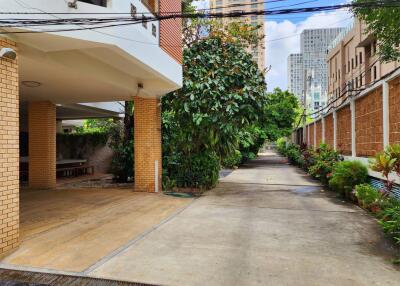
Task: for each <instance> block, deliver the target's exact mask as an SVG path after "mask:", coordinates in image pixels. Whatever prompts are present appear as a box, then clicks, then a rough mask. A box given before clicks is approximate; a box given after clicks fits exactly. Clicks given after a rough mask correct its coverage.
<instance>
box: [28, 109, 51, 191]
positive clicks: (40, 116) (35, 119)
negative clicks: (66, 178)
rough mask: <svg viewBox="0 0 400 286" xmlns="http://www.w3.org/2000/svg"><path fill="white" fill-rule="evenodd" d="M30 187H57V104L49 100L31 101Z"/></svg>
mask: <svg viewBox="0 0 400 286" xmlns="http://www.w3.org/2000/svg"><path fill="white" fill-rule="evenodd" d="M28 126H29V187H30V188H32V189H52V188H55V187H56V106H55V105H54V104H53V103H51V102H49V101H38V102H30V103H29V107H28Z"/></svg>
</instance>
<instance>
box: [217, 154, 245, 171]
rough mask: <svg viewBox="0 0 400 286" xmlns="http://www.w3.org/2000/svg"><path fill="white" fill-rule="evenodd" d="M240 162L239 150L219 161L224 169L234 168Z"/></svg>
mask: <svg viewBox="0 0 400 286" xmlns="http://www.w3.org/2000/svg"><path fill="white" fill-rule="evenodd" d="M241 162H242V153H240V151H239V150H235V151H234V152H232V153H231V154H228V155H227V156H226V157H224V158H223V159H222V161H221V165H222V166H223V167H225V168H231V169H232V168H236V167H238V166H239V165H240V163H241Z"/></svg>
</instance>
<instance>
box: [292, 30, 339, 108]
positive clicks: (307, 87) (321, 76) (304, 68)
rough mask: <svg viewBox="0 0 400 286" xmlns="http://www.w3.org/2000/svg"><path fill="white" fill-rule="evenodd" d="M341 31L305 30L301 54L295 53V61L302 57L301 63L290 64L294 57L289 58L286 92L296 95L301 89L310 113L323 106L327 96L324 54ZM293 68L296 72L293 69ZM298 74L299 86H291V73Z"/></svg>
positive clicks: (301, 43)
mask: <svg viewBox="0 0 400 286" xmlns="http://www.w3.org/2000/svg"><path fill="white" fill-rule="evenodd" d="M341 31H343V28H327V29H307V30H304V31H303V32H302V33H301V34H300V54H297V58H298V57H300V56H299V55H301V59H302V61H301V63H300V62H298V63H296V64H293V66H292V65H289V61H291V62H293V61H294V59H295V58H296V56H294V55H293V57H292V55H289V58H288V79H289V83H288V84H289V87H290V89H289V90H290V91H291V92H293V93H295V94H296V95H298V92H299V91H300V90H301V93H302V96H301V98H302V101H303V104H304V103H306V108H307V109H308V110H309V111H310V112H314V111H317V110H319V109H320V108H321V107H323V106H324V105H325V104H326V101H327V94H328V75H327V70H328V66H327V64H326V56H327V51H328V48H329V45H330V43H331V42H332V41H333V40H334V39H335V38H336V37H337V35H338V34H339V33H340V32H341ZM292 68H293V69H295V70H292ZM297 71H300V73H301V76H299V79H300V80H301V81H302V83H299V81H296V86H295V85H291V82H290V81H291V79H292V78H291V74H296V73H297ZM293 83H294V81H293ZM300 86H302V88H300ZM304 95H305V98H304ZM304 100H305V102H304Z"/></svg>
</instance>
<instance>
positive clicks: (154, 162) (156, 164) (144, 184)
mask: <svg viewBox="0 0 400 286" xmlns="http://www.w3.org/2000/svg"><path fill="white" fill-rule="evenodd" d="M134 117H135V128H134V129H135V132H134V136H135V138H134V140H135V141H134V142H135V143H134V144H135V191H138V192H158V191H160V190H161V174H162V162H161V156H162V155H161V108H160V100H159V99H156V98H141V97H138V96H135V97H134Z"/></svg>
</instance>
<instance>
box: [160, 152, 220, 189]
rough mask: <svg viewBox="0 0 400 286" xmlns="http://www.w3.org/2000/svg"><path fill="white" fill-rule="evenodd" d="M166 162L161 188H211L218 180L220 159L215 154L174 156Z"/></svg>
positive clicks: (167, 158)
mask: <svg viewBox="0 0 400 286" xmlns="http://www.w3.org/2000/svg"><path fill="white" fill-rule="evenodd" d="M164 159H166V160H167V164H166V166H165V169H164V170H165V173H164V178H163V179H164V182H163V186H167V185H168V184H169V186H168V188H173V187H178V188H198V189H210V188H213V187H214V186H215V185H216V183H217V181H218V178H219V170H220V159H219V156H218V155H217V154H216V153H215V152H209V151H208V152H202V153H197V154H191V155H190V156H187V155H184V154H182V153H181V154H174V155H173V156H170V157H166V158H164Z"/></svg>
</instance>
